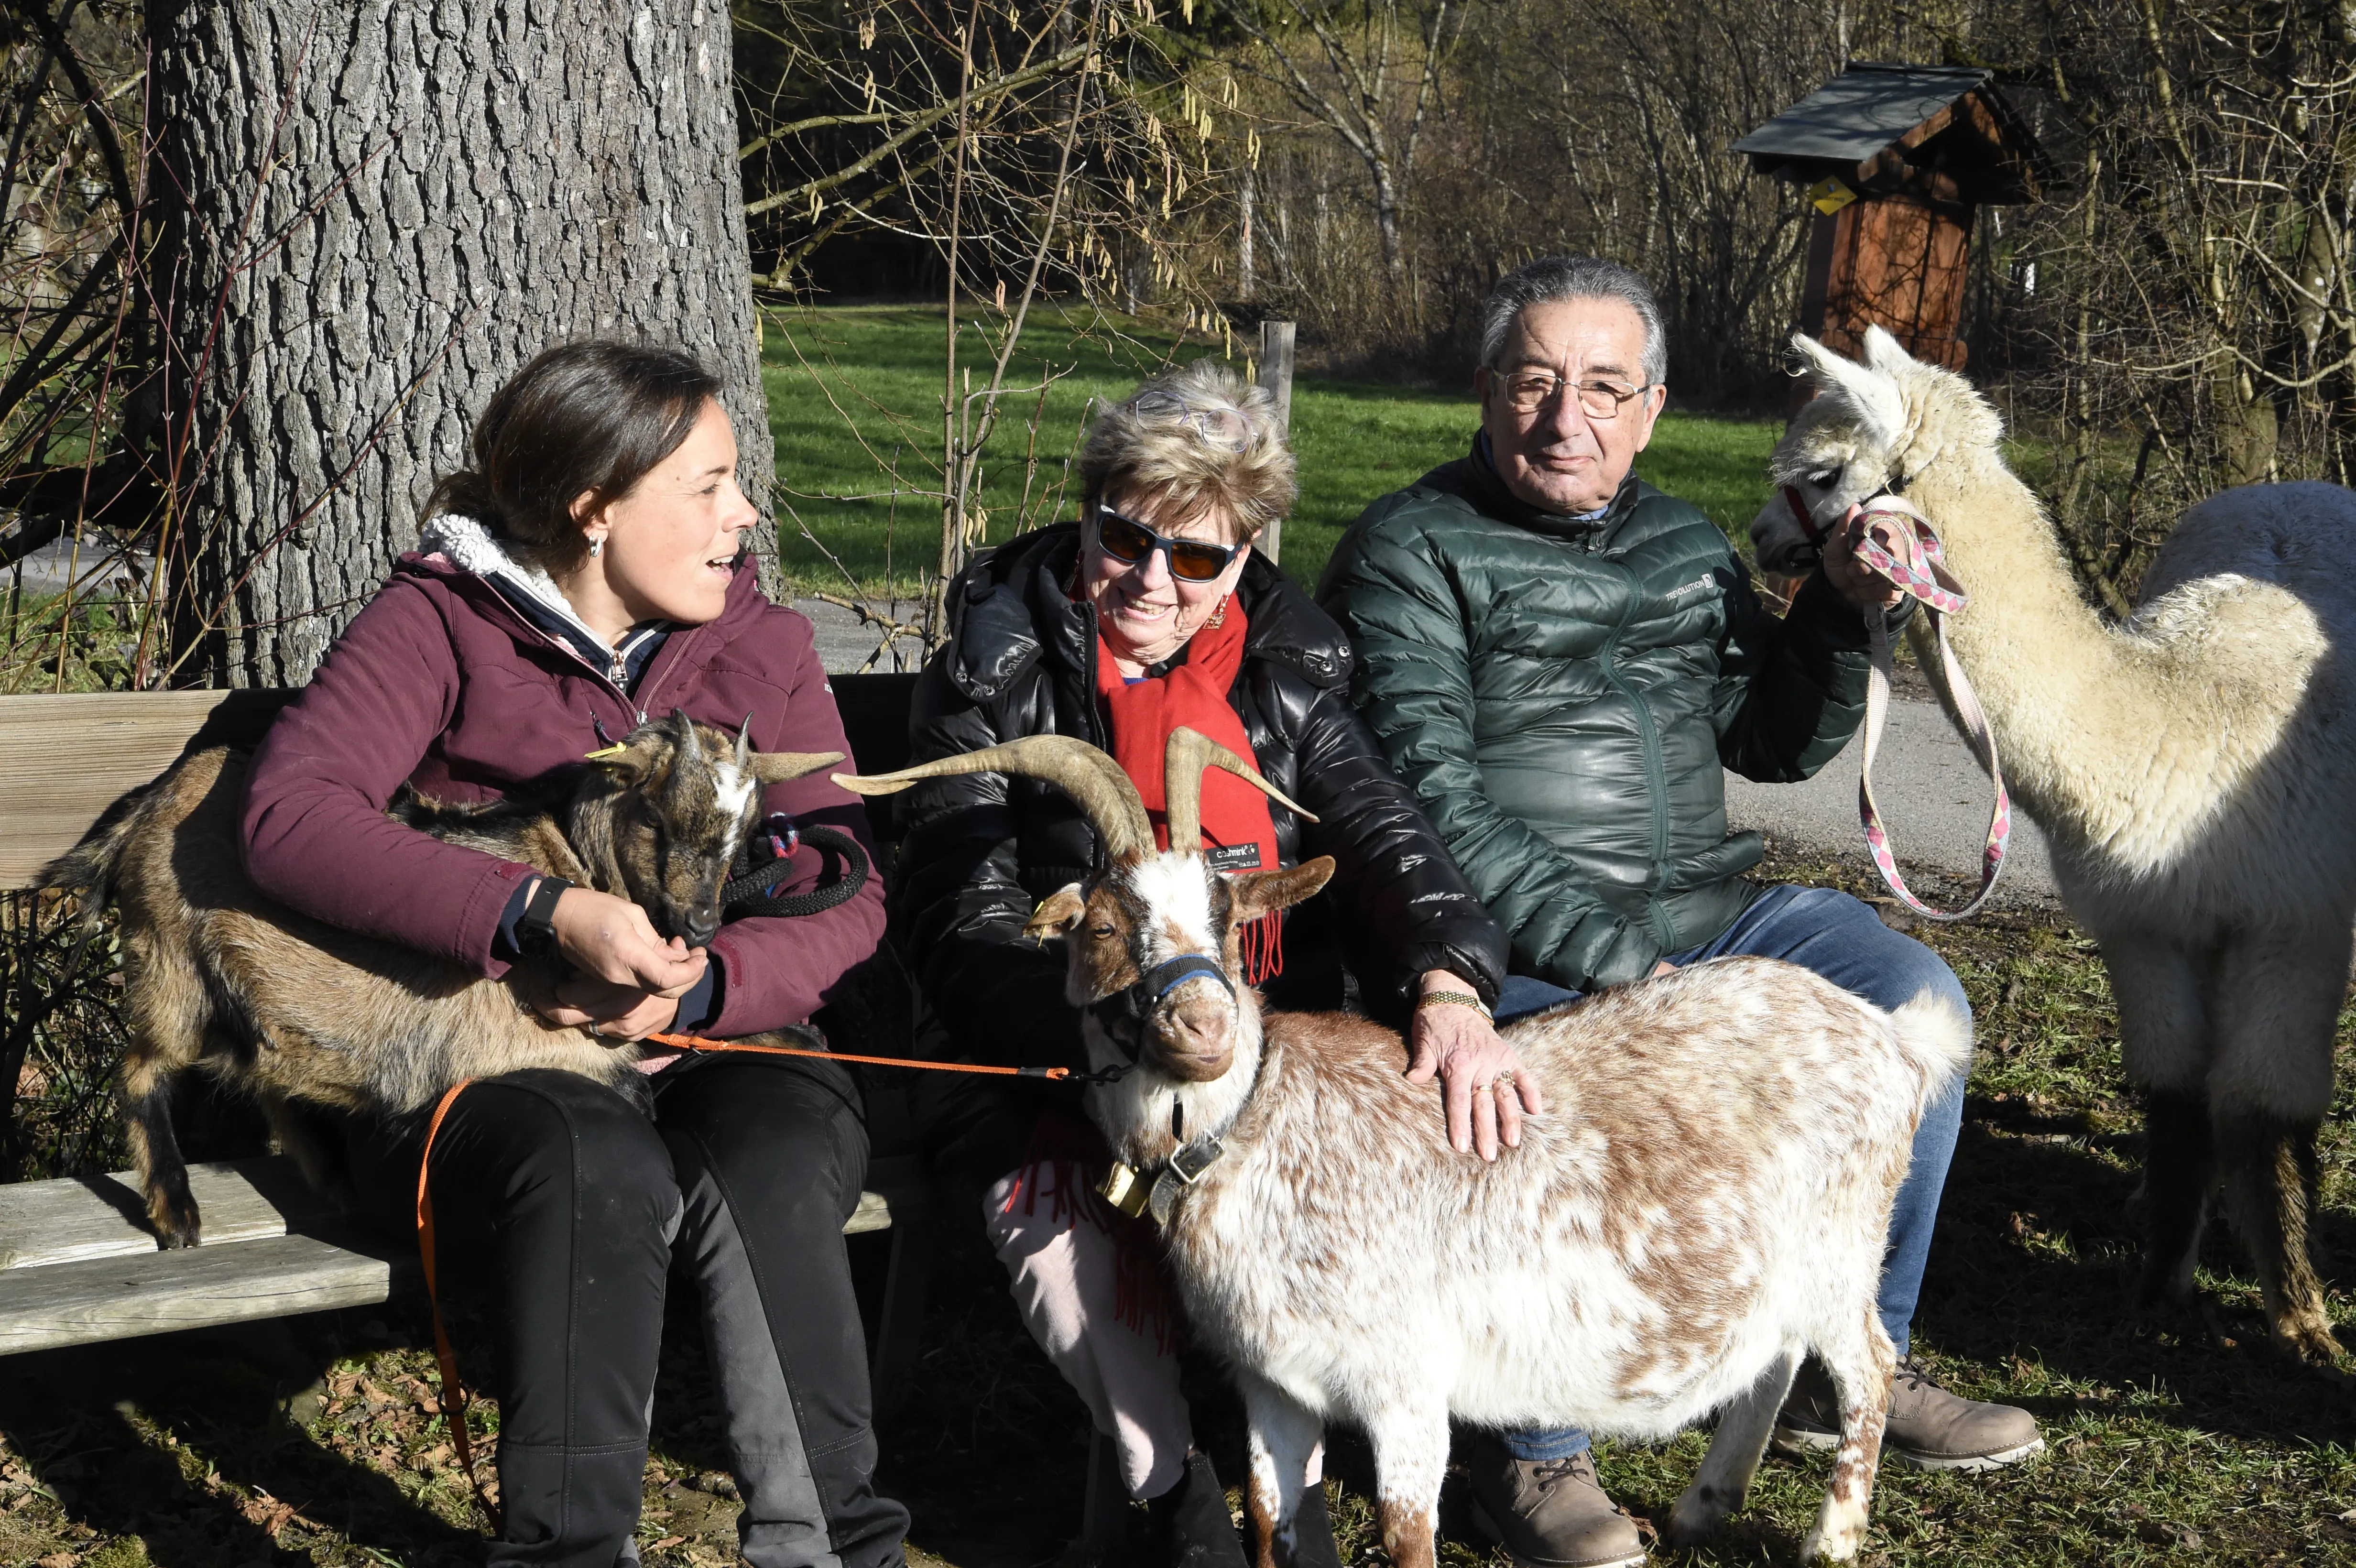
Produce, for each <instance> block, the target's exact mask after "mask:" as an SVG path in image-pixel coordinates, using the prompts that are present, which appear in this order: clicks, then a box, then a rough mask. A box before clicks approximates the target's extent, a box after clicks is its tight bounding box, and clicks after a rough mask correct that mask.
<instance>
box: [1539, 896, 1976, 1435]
mask: <svg viewBox="0 0 2356 1568" xmlns="http://www.w3.org/2000/svg"><path fill="white" fill-rule="evenodd" d="M1736 955H1744V956H1750V957H1758V958H1781V959H1783V960H1785V961H1786V962H1788V963H1793V964H1797V965H1800V966H1801V967H1802V968H1804V969H1813V970H1815V972H1816V973H1817V974H1819V975H1822V976H1824V977H1825V978H1826V979H1827V980H1830V981H1831V982H1832V983H1833V984H1834V985H1836V986H1838V987H1841V988H1842V989H1844V990H1847V991H1851V992H1854V993H1855V994H1857V995H1858V996H1860V997H1864V998H1865V999H1866V1000H1867V1001H1869V1002H1871V1003H1872V1004H1874V1006H1876V1007H1879V1008H1897V1007H1898V1006H1899V1005H1900V1004H1901V1003H1903V1002H1908V1001H1912V999H1913V998H1914V997H1917V996H1919V995H1921V994H1922V992H1924V991H1932V992H1935V993H1937V994H1938V995H1940V996H1942V997H1946V998H1947V999H1948V1000H1949V1001H1951V1002H1953V1003H1954V1005H1955V1006H1956V1007H1957V1008H1962V1009H1963V1010H1964V1014H1965V1017H1967V1018H1968V1017H1969V1016H1970V1014H1971V1004H1970V1003H1969V1002H1968V1001H1966V1000H1965V997H1964V987H1963V986H1962V984H1961V983H1960V982H1959V981H1957V980H1956V978H1955V976H1954V971H1953V970H1951V969H1949V968H1948V967H1947V965H1945V964H1944V962H1942V961H1941V959H1940V957H1939V955H1937V954H1935V953H1933V952H1932V951H1931V950H1930V949H1929V948H1927V947H1925V946H1923V945H1922V944H1921V943H1919V942H1917V941H1915V940H1914V939H1913V938H1912V937H1911V936H1901V935H1899V934H1898V933H1896V932H1894V931H1892V930H1890V928H1889V927H1888V926H1886V925H1884V924H1882V923H1881V917H1880V916H1879V915H1878V914H1876V913H1874V912H1873V911H1872V909H1871V908H1870V907H1869V906H1868V905H1866V904H1864V903H1861V902H1859V901H1858V900H1856V899H1853V898H1851V897H1849V895H1848V894H1847V893H1844V892H1837V891H1834V890H1832V889H1830V888H1794V887H1774V888H1770V889H1768V890H1767V891H1765V892H1764V893H1762V894H1761V895H1760V897H1759V899H1758V901H1756V902H1755V903H1753V904H1752V905H1751V907H1750V908H1749V909H1746V910H1744V911H1743V912H1742V913H1741V914H1740V916H1739V917H1738V918H1737V919H1736V920H1735V923H1733V924H1732V925H1730V926H1729V927H1727V929H1726V932H1725V934H1723V935H1721V936H1720V937H1719V939H1718V940H1717V941H1715V942H1711V943H1708V944H1704V945H1702V946H1700V947H1697V948H1694V949H1692V950H1691V951H1690V952H1686V953H1673V954H1670V955H1668V961H1669V962H1670V963H1672V964H1678V965H1685V964H1697V963H1699V962H1700V961H1701V960H1703V959H1705V958H1728V957H1733V956H1736ZM1579 996H1580V993H1578V992H1576V991H1566V990H1564V989H1563V988H1562V987H1559V986H1550V985H1548V984H1547V983H1546V982H1545V981H1544V980H1533V979H1531V978H1530V977H1529V976H1526V975H1514V976H1508V977H1507V978H1506V980H1505V989H1504V991H1503V992H1502V993H1501V994H1500V995H1499V996H1498V997H1497V1021H1498V1022H1499V1023H1504V1022H1505V1021H1506V1020H1507V1019H1516V1018H1521V1017H1523V1016H1525V1015H1526V1014H1529V1013H1535V1012H1541V1011H1543V1010H1545V1009H1546V1008H1551V1007H1557V1006H1559V1005H1560V1004H1562V1003H1564V1002H1568V1001H1576V1000H1578V999H1579ZM1963 1126H1964V1086H1963V1084H1962V1083H1956V1085H1955V1086H1954V1089H1952V1090H1950V1091H1949V1092H1948V1093H1946V1094H1944V1095H1943V1096H1942V1097H1941V1098H1939V1099H1938V1100H1936V1101H1934V1102H1933V1103H1932V1104H1930V1105H1929V1106H1927V1107H1925V1108H1924V1110H1923V1112H1922V1125H1921V1126H1920V1127H1918V1128H1916V1129H1915V1132H1914V1156H1913V1159H1912V1162H1911V1163H1910V1164H1909V1165H1908V1166H1907V1168H1906V1180H1905V1181H1904V1183H1903V1184H1901V1186H1900V1187H1899V1189H1898V1201H1897V1203H1896V1205H1895V1206H1894V1207H1893V1208H1892V1209H1891V1210H1890V1250H1889V1251H1888V1252H1887V1253H1884V1254H1883V1255H1882V1261H1881V1294H1880V1296H1879V1299H1878V1301H1877V1303H1876V1305H1877V1306H1878V1307H1879V1309H1880V1312H1881V1326H1882V1328H1886V1329H1888V1330H1889V1332H1890V1342H1891V1343H1892V1344H1894V1345H1895V1346H1897V1347H1898V1353H1899V1355H1901V1357H1902V1356H1904V1355H1905V1354H1906V1351H1907V1346H1908V1338H1907V1336H1908V1330H1909V1329H1910V1328H1912V1326H1913V1322H1914V1305H1915V1303H1916V1302H1917V1301H1918V1300H1920V1299H1921V1297H1922V1265H1923V1264H1926V1263H1928V1262H1929V1261H1930V1258H1931V1230H1932V1227H1933V1224H1934V1223H1935V1222H1936V1221H1937V1220H1938V1217H1939V1192H1940V1189H1942V1188H1944V1186H1945V1185H1946V1180H1947V1162H1948V1161H1949V1160H1950V1159H1953V1158H1954V1153H1955V1138H1956V1136H1958V1135H1959V1134H1960V1133H1961V1132H1962V1131H1963ZM1504 1441H1505V1452H1506V1453H1508V1454H1510V1455H1512V1456H1514V1457H1515V1458H1516V1459H1526V1460H1544V1459H1568V1458H1569V1457H1570V1456H1572V1455H1574V1454H1578V1453H1580V1452H1582V1451H1584V1450H1585V1449H1586V1447H1587V1434H1586V1433H1584V1432H1581V1431H1580V1430H1579V1429H1578V1428H1577V1427H1570V1426H1564V1427H1556V1428H1554V1429H1552V1430H1547V1431H1537V1432H1514V1433H1508V1434H1506V1435H1505V1440H1504Z"/></svg>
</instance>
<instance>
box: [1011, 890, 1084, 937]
mask: <svg viewBox="0 0 2356 1568" xmlns="http://www.w3.org/2000/svg"><path fill="white" fill-rule="evenodd" d="M1087 908H1088V906H1087V900H1085V899H1083V898H1081V897H1080V884H1079V883H1077V882H1066V884H1065V885H1064V886H1062V887H1060V888H1057V889H1056V890H1055V891H1054V892H1052V893H1049V894H1048V895H1047V896H1046V897H1045V898H1044V899H1043V900H1041V901H1040V902H1039V907H1038V908H1037V909H1034V910H1033V911H1032V912H1031V918H1030V919H1029V920H1027V921H1025V922H1023V935H1025V936H1029V937H1034V938H1036V939H1037V940H1039V941H1042V942H1044V941H1045V940H1046V939H1047V938H1048V937H1051V936H1061V935H1063V934H1064V933H1066V932H1067V931H1069V930H1071V929H1072V927H1073V926H1075V925H1076V924H1078V923H1079V919H1080V916H1082V915H1083V914H1086V913H1087Z"/></svg>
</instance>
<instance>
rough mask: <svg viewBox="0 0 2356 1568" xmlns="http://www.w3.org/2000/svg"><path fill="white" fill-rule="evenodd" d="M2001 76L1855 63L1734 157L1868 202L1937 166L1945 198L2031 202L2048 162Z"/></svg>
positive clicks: (1745, 141)
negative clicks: (1853, 189)
mask: <svg viewBox="0 0 2356 1568" xmlns="http://www.w3.org/2000/svg"><path fill="white" fill-rule="evenodd" d="M1995 76H1996V73H1995V72H1994V71H1990V70H1984V69H1980V68H1978V67H1976V66H1936V65H1881V64H1875V63H1871V62H1868V61H1861V60H1852V61H1850V62H1849V64H1848V67H1847V69H1844V70H1843V71H1842V72H1841V74H1840V75H1838V76H1837V77H1835V78H1833V79H1832V80H1830V81H1828V82H1826V84H1825V85H1824V86H1822V87H1820V88H1818V89H1816V91H1814V92H1812V93H1810V94H1808V96H1806V97H1805V98H1803V99H1802V100H1800V101H1798V102H1797V103H1794V104H1793V105H1792V107H1790V108H1789V109H1786V110H1784V111H1783V112H1782V113H1781V114H1778V115H1776V116H1775V118H1773V119H1772V120H1770V121H1768V122H1767V123H1765V124H1764V125H1762V126H1760V127H1759V128H1758V129H1757V130H1756V131H1753V132H1751V134H1749V135H1748V136H1745V137H1743V138H1742V140H1740V142H1737V143H1735V144H1734V147H1733V151H1735V152H1738V153H1742V154H1746V155H1749V157H1750V159H1751V165H1752V166H1753V167H1755V168H1757V169H1758V170H1759V171H1760V172H1761V173H1762V174H1774V175H1781V176H1785V177H1787V178H1792V179H1799V180H1802V181H1810V180H1815V179H1817V178H1820V177H1822V176H1826V175H1832V176H1838V177H1839V178H1841V179H1842V180H1844V181H1846V182H1847V183H1849V184H1851V185H1854V186H1857V187H1858V189H1859V190H1860V192H1862V193H1864V194H1867V195H1871V194H1874V193H1875V191H1876V189H1877V188H1889V187H1893V185H1894V184H1897V183H1905V182H1907V181H1908V179H1909V176H1911V175H1912V174H1914V173H1915V172H1917V171H1927V170H1930V169H1932V168H1933V167H1934V166H1935V167H1936V169H1937V170H1938V171H1939V172H1940V173H1941V174H1942V175H1944V176H1946V178H1945V179H1944V180H1943V181H1942V182H1941V183H1942V186H1943V194H1947V195H1950V196H1951V197H1952V198H1954V199H1960V200H1963V201H1967V202H1974V201H1990V202H2017V201H2022V200H2027V199H2029V198H2030V197H2034V196H2035V195H2036V193H2037V189H2038V187H2039V185H2040V183H2041V178H2042V176H2043V175H2044V172H2045V171H2044V168H2043V163H2044V159H2043V156H2042V155H2041V154H2040V152H2039V150H2038V148H2037V146H2036V141H2035V138H2034V137H2032V136H2031V135H2029V132H2028V130H2027V129H2026V127H2024V126H2022V125H2021V124H2020V123H2019V122H2018V120H2017V119H2016V118H2015V117H2014V116H2013V115H2012V114H2011V113H2010V112H2008V110H2007V108H2006V106H2005V103H2004V101H2003V99H2002V97H2001V95H2000V94H1999V93H1998V92H1997V90H1996V88H1995V87H1994V86H1993V85H1992V84H1993V82H1994V80H1995ZM1916 183H1919V182H1916Z"/></svg>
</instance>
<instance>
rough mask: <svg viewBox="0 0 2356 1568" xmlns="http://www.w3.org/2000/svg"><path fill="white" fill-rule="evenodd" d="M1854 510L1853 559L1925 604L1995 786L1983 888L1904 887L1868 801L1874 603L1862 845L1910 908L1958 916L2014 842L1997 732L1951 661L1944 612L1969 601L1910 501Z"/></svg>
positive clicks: (1883, 697)
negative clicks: (1922, 892)
mask: <svg viewBox="0 0 2356 1568" xmlns="http://www.w3.org/2000/svg"><path fill="white" fill-rule="evenodd" d="M1786 494H1787V495H1790V492H1788V491H1787V492H1786ZM1791 499H1792V507H1793V510H1794V511H1795V512H1797V513H1799V515H1800V517H1801V521H1802V523H1803V524H1804V525H1806V524H1808V523H1809V522H1811V521H1812V520H1813V519H1811V518H1809V517H1808V515H1807V508H1806V507H1803V506H1801V505H1800V504H1799V498H1798V496H1795V495H1794V496H1791ZM1854 515H1855V516H1856V517H1858V518H1859V519H1860V520H1862V521H1863V523H1864V524H1865V533H1864V536H1863V537H1862V538H1861V539H1858V545H1857V560H1858V564H1859V565H1860V566H1862V567H1864V568H1865V569H1866V570H1867V571H1870V572H1872V573H1873V574H1874V575H1876V576H1877V577H1880V578H1883V579H1885V580H1887V581H1889V582H1890V583H1891V584H1892V585H1894V586H1895V587H1896V588H1897V589H1898V590H1899V592H1902V593H1904V594H1906V595H1907V596H1908V597H1909V598H1912V599H1913V600H1915V601H1917V602H1918V603H1920V604H1921V605H1922V613H1923V614H1925V615H1927V616H1929V617H1930V618H1931V630H1932V633H1933V635H1934V636H1935V637H1936V638H1937V640H1938V644H1939V667H1940V670H1941V672H1942V673H1943V674H1944V676H1945V677H1946V686H1947V695H1948V697H1949V698H1950V699H1952V700H1953V701H1954V708H1955V717H1956V718H1957V719H1958V720H1960V721H1961V723H1962V725H1963V729H1964V738H1965V741H1967V742H1969V744H1970V746H1971V748H1972V754H1973V755H1974V756H1976V757H1977V758H1978V759H1979V763H1980V766H1981V767H1982V768H1983V769H1985V770H1986V771H1987V776H1988V782H1989V783H1990V784H1993V785H1995V787H1996V801H1995V804H1994V805H1992V806H1991V807H1990V808H1989V810H1988V830H1987V848H1985V849H1983V850H1982V851H1981V853H1980V891H1978V893H1977V894H1976V895H1974V897H1973V899H1972V901H1971V902H1969V903H1967V904H1965V906H1964V907H1963V908H1961V909H1959V910H1953V911H1950V910H1939V909H1933V908H1932V907H1931V906H1930V905H1929V904H1926V903H1924V902H1923V901H1922V900H1921V899H1918V898H1916V897H1915V896H1914V895H1913V893H1912V892H1911V891H1908V889H1907V886H1906V879H1905V878H1903V877H1901V876H1900V875H1899V874H1898V857H1897V855H1896V854H1895V853H1894V852H1893V851H1892V850H1891V848H1890V829H1889V827H1887V826H1885V825H1884V824H1883V822H1882V820H1881V810H1880V808H1879V806H1877V805H1875V804H1874V800H1873V758H1874V754H1875V753H1876V752H1879V750H1880V749H1881V729H1882V724H1883V721H1884V720H1887V719H1888V718H1889V715H1890V682H1891V680H1892V678H1893V677H1894V675H1895V671H1894V670H1893V668H1892V667H1891V663H1890V613H1889V612H1888V611H1886V610H1876V611H1874V612H1873V613H1872V615H1871V617H1870V619H1871V621H1872V624H1873V668H1872V671H1871V673H1870V674H1869V676H1868V677H1867V684H1866V697H1865V765H1864V767H1863V768H1862V769H1861V770H1859V772H1858V781H1857V809H1858V816H1860V817H1861V818H1863V819H1864V822H1865V845H1866V848H1867V849H1868V850H1869V852H1870V853H1871V854H1872V856H1873V864H1874V869H1877V870H1879V872H1880V873H1881V880H1883V881H1884V882H1886V883H1888V884H1889V886H1890V891H1891V892H1893V893H1896V894H1897V895H1898V896H1899V897H1900V898H1901V899H1902V900H1904V901H1905V903H1906V907H1907V908H1909V909H1911V910H1912V911H1914V912H1915V913H1917V914H1920V915H1922V916H1923V917H1924V918H1926V919H1929V920H1962V919H1964V918H1965V916H1967V915H1969V914H1971V913H1972V912H1974V911H1976V910H1977V909H1978V908H1979V907H1980V905H1981V904H1983V903H1985V902H1987V896H1988V894H1989V893H1990V892H1991V891H1994V890H1995V888H1996V880H1997V875H1998V874H1999V873H2001V872H2002V871H2003V869H2004V853H2005V849H2006V848H2007V847H2008V845H2009V844H2010V843H2011V841H2012V797H2011V795H2008V794H2007V793H2006V791H2005V787H2004V770H2003V768H2002V767H2000V766H1999V765H1997V757H1996V732H1995V731H1993V730H1992V729H1990V728H1989V726H1988V721H1987V712H1986V711H1985V710H1983V709H1981V707H1980V699H1979V698H1978V696H1977V695H1976V693H1974V692H1973V690H1972V683H1971V679H1970V677H1967V676H1965V674H1964V668H1963V666H1961V665H1959V664H1957V663H1956V662H1955V655H1954V649H1952V648H1950V647H1949V646H1948V645H1947V622H1946V617H1948V616H1949V615H1953V614H1957V613H1960V612H1961V611H1962V610H1963V608H1964V606H1965V604H1966V603H1969V601H1968V600H1967V599H1966V597H1965V593H1964V591H1963V589H1962V588H1961V587H1960V586H1958V585H1957V583H1956V581H1955V577H1954V573H1953V572H1951V571H1948V570H1947V565H1946V552H1945V550H1944V549H1942V548H1941V547H1940V544H1939V536H1938V535H1937V534H1936V533H1934V532H1933V531H1932V528H1931V522H1930V519H1929V518H1927V517H1924V516H1923V515H1922V512H1921V511H1920V510H1918V509H1917V508H1916V507H1915V506H1914V504H1913V503H1912V502H1911V501H1908V500H1907V499H1906V498H1905V497H1903V496H1896V495H1892V494H1890V493H1889V492H1886V491H1885V492H1884V493H1882V494H1881V495H1879V496H1872V497H1870V498H1869V499H1868V500H1867V501H1866V503H1865V504H1864V506H1862V507H1858V508H1855V509H1854ZM1812 532H1813V530H1812Z"/></svg>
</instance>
